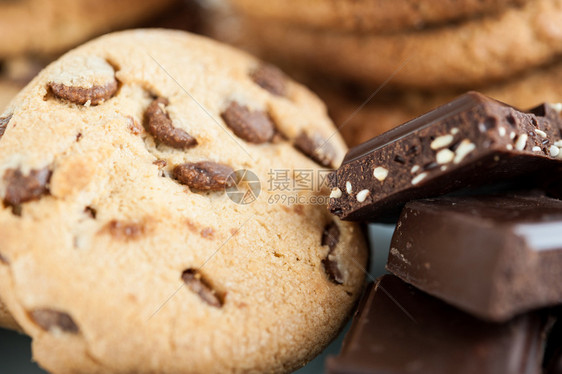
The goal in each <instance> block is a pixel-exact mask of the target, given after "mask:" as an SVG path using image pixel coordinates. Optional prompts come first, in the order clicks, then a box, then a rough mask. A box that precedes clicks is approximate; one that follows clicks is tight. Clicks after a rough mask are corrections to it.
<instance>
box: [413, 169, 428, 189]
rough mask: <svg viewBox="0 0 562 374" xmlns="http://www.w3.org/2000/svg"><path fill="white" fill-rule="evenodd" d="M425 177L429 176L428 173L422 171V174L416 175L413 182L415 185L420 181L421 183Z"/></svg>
mask: <svg viewBox="0 0 562 374" xmlns="http://www.w3.org/2000/svg"><path fill="white" fill-rule="evenodd" d="M425 177H427V173H426V172H423V173H420V174H418V175H416V176H415V177H414V179H412V184H413V185H414V186H415V185H416V184H418V183H420V182H421V181H422V180H424V179H425Z"/></svg>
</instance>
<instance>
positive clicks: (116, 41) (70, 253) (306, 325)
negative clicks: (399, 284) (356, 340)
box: [0, 30, 367, 374]
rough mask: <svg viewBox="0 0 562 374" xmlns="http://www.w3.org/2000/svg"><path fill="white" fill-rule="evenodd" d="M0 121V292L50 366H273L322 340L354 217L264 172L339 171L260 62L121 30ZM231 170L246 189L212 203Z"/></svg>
mask: <svg viewBox="0 0 562 374" xmlns="http://www.w3.org/2000/svg"><path fill="white" fill-rule="evenodd" d="M1 117H2V120H1V124H2V125H1V126H2V128H3V137H2V138H1V139H0V175H1V179H0V196H1V198H2V200H3V202H4V204H3V207H2V209H1V210H0V236H1V237H2V248H1V250H0V252H1V256H2V257H1V258H2V262H1V263H2V265H0V295H1V297H2V299H3V300H4V301H5V303H6V305H7V306H8V308H9V310H10V312H11V313H12V315H13V316H14V318H15V320H16V321H17V322H18V323H19V324H20V326H21V327H22V329H23V330H24V331H25V332H26V333H27V334H29V335H30V336H31V337H32V338H33V354H34V359H35V360H36V361H37V362H38V363H39V364H40V365H41V366H43V367H44V368H46V369H47V370H48V371H50V372H53V373H58V374H64V373H77V372H87V373H132V372H134V373H230V372H232V373H241V372H244V373H253V372H256V373H257V372H260V373H261V372H272V373H281V372H288V371H290V370H293V369H295V368H297V367H299V366H301V365H304V363H305V362H306V361H307V360H309V359H310V358H312V357H313V356H314V355H316V354H317V353H319V352H320V351H321V350H322V349H323V348H324V347H325V346H326V344H327V343H328V342H329V341H330V340H331V339H332V338H333V337H334V336H335V335H336V334H337V333H338V331H339V329H340V328H341V326H342V324H343V322H344V321H345V319H346V317H347V316H348V314H349V313H350V311H351V308H352V306H353V304H354V303H355V301H356V299H357V296H358V295H359V293H360V291H361V287H362V284H363V279H364V272H363V267H364V266H365V264H366V259H367V252H366V246H365V243H364V241H363V238H362V235H361V233H360V230H359V227H358V226H355V225H352V224H349V223H345V222H341V221H339V220H337V219H335V218H333V217H332V216H331V215H330V214H329V213H328V211H327V209H326V206H325V204H323V201H324V200H323V199H322V198H324V199H325V198H326V197H327V195H328V194H329V190H328V189H327V187H325V186H322V188H321V189H320V190H319V191H316V190H311V189H307V190H305V191H300V192H299V194H300V196H301V200H299V202H298V204H294V205H288V204H282V202H281V201H280V200H276V199H272V197H273V196H274V193H275V192H276V190H273V189H272V188H271V187H269V186H268V183H267V182H268V178H269V174H270V173H271V172H272V171H275V170H279V171H281V172H283V171H288V172H291V171H292V170H295V169H298V170H310V171H313V172H314V173H316V172H317V171H318V170H320V169H322V168H324V166H322V165H325V166H330V167H332V166H337V165H338V164H339V163H340V161H341V159H342V158H343V155H344V153H345V146H344V144H343V140H342V139H341V137H340V136H339V135H337V133H336V132H335V128H334V126H333V125H332V123H331V122H330V120H329V119H328V117H327V115H326V109H325V107H324V105H323V104H322V102H321V101H320V100H319V99H317V98H316V96H314V95H312V94H311V93H310V92H309V91H308V90H306V89H305V88H304V87H303V86H301V85H299V84H297V83H294V82H293V81H291V80H289V79H288V78H286V77H285V75H284V74H283V73H281V72H280V71H278V70H277V69H275V68H273V67H271V66H267V65H263V64H262V63H260V62H259V61H257V60H255V59H254V58H251V57H249V56H248V55H245V54H243V53H240V52H237V51H236V50H234V49H232V48H230V47H226V46H222V45H220V44H218V43H216V42H214V41H211V40H208V39H206V38H202V37H197V36H192V35H189V34H186V33H182V32H176V31H163V30H137V31H128V32H121V33H116V34H110V35H107V36H104V37H101V38H99V39H97V40H95V41H92V42H90V43H88V44H86V45H84V46H82V47H79V48H77V49H75V50H73V51H71V52H69V53H67V54H66V55H64V56H63V57H61V58H60V59H59V60H57V61H56V62H54V63H53V64H51V65H50V66H48V67H47V68H46V69H45V70H44V71H43V72H42V73H40V74H39V75H38V76H37V77H36V78H35V79H34V80H33V81H32V82H31V83H30V84H29V85H28V86H27V87H26V88H25V89H24V90H23V91H22V92H21V93H20V94H19V95H18V96H17V97H16V99H15V100H14V101H13V102H12V103H11V104H10V105H9V107H8V109H7V110H5V111H4V113H3V114H2V115H1ZM4 130H5V131H4ZM320 143H321V144H320ZM239 169H248V170H250V171H252V172H253V173H255V174H256V175H257V176H258V177H259V180H260V181H261V186H262V188H261V193H260V194H259V196H258V197H257V199H256V200H255V201H254V202H252V203H251V204H236V203H234V202H233V201H231V199H230V198H229V195H230V193H229V195H227V194H225V191H224V190H225V188H226V187H228V188H233V187H232V186H233V183H234V181H233V180H232V179H231V178H229V175H230V174H231V172H232V171H233V170H239ZM291 175H293V174H292V173H289V176H291ZM293 178H294V177H292V176H291V177H290V179H289V182H291V183H292V182H293ZM248 183H250V182H248ZM229 191H231V190H229ZM277 192H278V191H277ZM285 193H286V194H289V193H290V191H289V192H288V191H285ZM315 199H316V200H318V201H316V200H315ZM319 201H320V202H322V203H319Z"/></svg>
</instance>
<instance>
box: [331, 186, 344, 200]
mask: <svg viewBox="0 0 562 374" xmlns="http://www.w3.org/2000/svg"><path fill="white" fill-rule="evenodd" d="M341 195H342V192H341V190H340V189H339V187H335V188H333V189H332V191H331V192H330V198H331V199H339V198H340V197H341Z"/></svg>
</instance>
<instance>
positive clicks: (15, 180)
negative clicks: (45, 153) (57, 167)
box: [4, 168, 51, 207]
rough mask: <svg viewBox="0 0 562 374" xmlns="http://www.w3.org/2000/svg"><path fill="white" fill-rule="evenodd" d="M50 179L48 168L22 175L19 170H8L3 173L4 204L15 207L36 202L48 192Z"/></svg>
mask: <svg viewBox="0 0 562 374" xmlns="http://www.w3.org/2000/svg"><path fill="white" fill-rule="evenodd" d="M50 178H51V171H50V170H49V169H48V168H43V169H39V170H31V171H30V173H29V174H28V175H23V174H22V172H21V171H20V170H19V169H8V170H6V172H5V173H4V182H5V183H6V194H5V196H4V204H6V205H8V206H12V207H16V206H18V205H20V204H23V203H26V202H28V201H32V200H37V199H39V198H40V197H41V196H42V195H45V194H47V193H48V192H49V189H48V188H47V184H48V183H49V180H50Z"/></svg>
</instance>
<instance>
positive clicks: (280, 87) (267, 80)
mask: <svg viewBox="0 0 562 374" xmlns="http://www.w3.org/2000/svg"><path fill="white" fill-rule="evenodd" d="M250 77H251V78H252V80H253V81H254V82H255V83H256V84H257V85H258V86H260V87H261V88H263V89H264V90H266V91H269V92H270V93H272V94H274V95H277V96H285V94H286V90H287V87H286V81H287V78H286V77H285V74H283V72H282V71H281V70H279V69H278V68H277V67H275V66H273V65H269V64H261V65H260V66H258V67H257V68H256V69H255V70H254V71H252V72H251V73H250Z"/></svg>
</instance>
